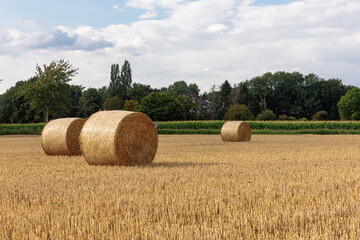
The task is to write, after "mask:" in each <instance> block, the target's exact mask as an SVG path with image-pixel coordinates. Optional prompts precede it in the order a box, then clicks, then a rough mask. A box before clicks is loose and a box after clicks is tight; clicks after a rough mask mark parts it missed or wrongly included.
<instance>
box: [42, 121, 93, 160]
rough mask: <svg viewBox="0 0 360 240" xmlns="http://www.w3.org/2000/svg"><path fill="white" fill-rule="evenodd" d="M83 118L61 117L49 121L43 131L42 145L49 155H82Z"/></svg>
mask: <svg viewBox="0 0 360 240" xmlns="http://www.w3.org/2000/svg"><path fill="white" fill-rule="evenodd" d="M85 121H86V120H85V119H82V118H59V119H55V120H52V121H50V122H48V123H47V124H46V125H45V127H44V128H43V130H42V133H41V146H42V148H43V150H44V152H45V153H46V154H47V155H80V154H81V152H80V143H79V135H80V132H81V129H82V127H83V125H84V123H85Z"/></svg>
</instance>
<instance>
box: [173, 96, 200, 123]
mask: <svg viewBox="0 0 360 240" xmlns="http://www.w3.org/2000/svg"><path fill="white" fill-rule="evenodd" d="M176 98H177V100H179V102H180V103H181V105H182V106H183V107H184V112H185V117H184V120H195V119H196V118H197V109H196V104H195V102H194V101H193V100H192V99H191V98H190V97H188V96H181V95H178V96H177V97H176Z"/></svg>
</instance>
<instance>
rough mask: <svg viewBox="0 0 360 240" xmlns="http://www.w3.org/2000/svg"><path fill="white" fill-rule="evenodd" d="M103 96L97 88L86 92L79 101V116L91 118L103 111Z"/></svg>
mask: <svg viewBox="0 0 360 240" xmlns="http://www.w3.org/2000/svg"><path fill="white" fill-rule="evenodd" d="M101 102H102V100H101V96H100V95H99V93H98V91H97V90H96V89H95V88H89V89H87V90H85V91H84V92H83V93H82V95H81V97H80V100H79V113H78V115H79V116H80V117H83V118H87V117H89V116H90V115H91V114H93V113H95V112H97V111H99V110H101V107H102V106H101Z"/></svg>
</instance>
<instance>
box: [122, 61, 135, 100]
mask: <svg viewBox="0 0 360 240" xmlns="http://www.w3.org/2000/svg"><path fill="white" fill-rule="evenodd" d="M120 81H121V87H122V96H123V98H122V100H123V101H124V102H125V100H126V99H127V98H128V94H127V91H128V89H129V88H130V86H131V83H132V70H131V67H130V63H129V61H128V60H125V62H124V64H123V65H122V67H121V72H120Z"/></svg>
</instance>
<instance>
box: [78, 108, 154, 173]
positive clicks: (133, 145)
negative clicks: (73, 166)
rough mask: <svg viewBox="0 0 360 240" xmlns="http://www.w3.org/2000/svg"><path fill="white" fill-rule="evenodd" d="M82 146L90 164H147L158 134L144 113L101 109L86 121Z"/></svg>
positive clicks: (152, 154) (81, 136) (81, 137)
mask: <svg viewBox="0 0 360 240" xmlns="http://www.w3.org/2000/svg"><path fill="white" fill-rule="evenodd" d="M80 147H81V152H82V154H83V155H84V157H85V159H86V161H87V162H88V163H89V164H90V165H122V166H126V165H139V164H147V163H151V162H152V161H153V160H154V158H155V154H156V151H157V147H158V134H157V131H156V128H155V126H154V123H153V121H152V120H151V119H150V118H149V117H148V116H146V115H145V114H143V113H138V112H129V111H118V110H114V111H99V112H97V113H94V114H93V115H91V116H90V118H89V119H88V120H87V121H86V123H85V125H84V127H83V129H82V131H81V134H80Z"/></svg>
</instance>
